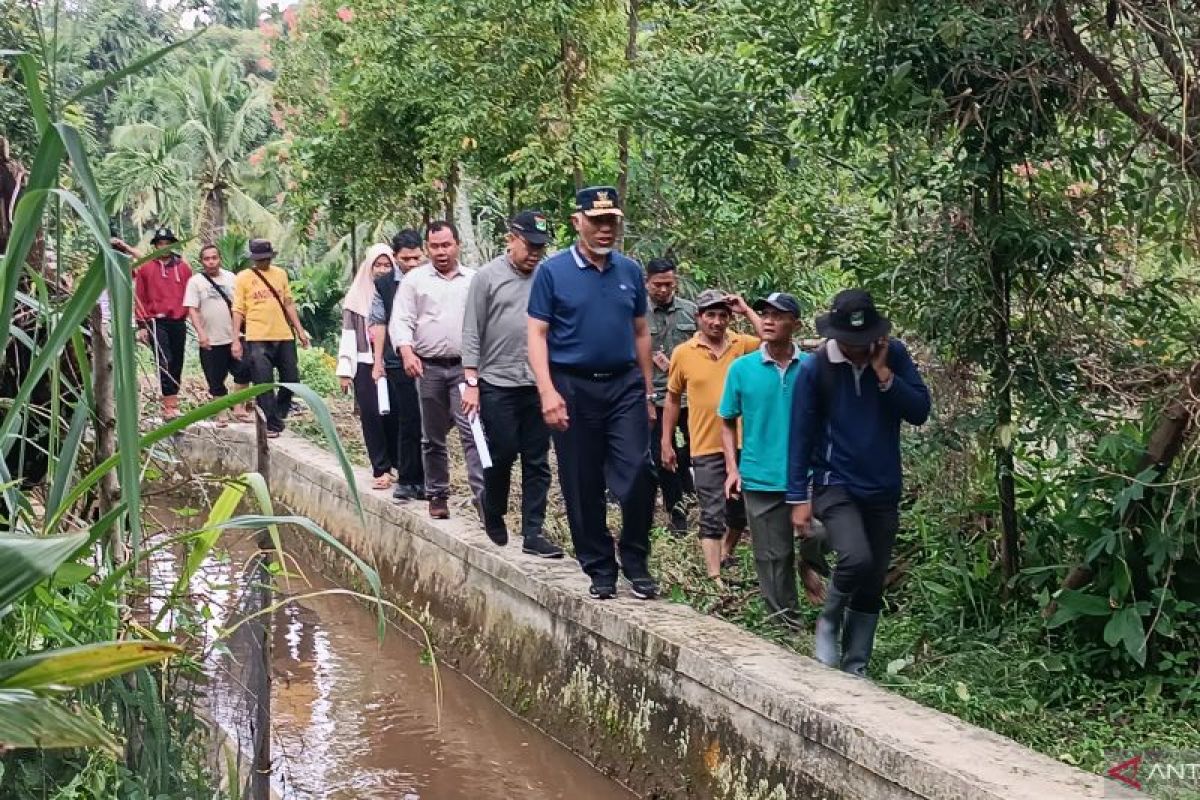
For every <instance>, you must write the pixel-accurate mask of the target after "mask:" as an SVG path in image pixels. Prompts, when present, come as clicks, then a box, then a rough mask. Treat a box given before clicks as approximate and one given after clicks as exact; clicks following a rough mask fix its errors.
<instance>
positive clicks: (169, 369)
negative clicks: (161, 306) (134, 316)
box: [149, 319, 187, 397]
mask: <svg viewBox="0 0 1200 800" xmlns="http://www.w3.org/2000/svg"><path fill="white" fill-rule="evenodd" d="M149 325H150V343H151V345H152V346H153V347H154V352H155V359H156V360H157V361H158V383H159V385H160V386H161V387H162V396H163V397H174V396H175V395H177V394H179V379H180V378H181V377H182V376H183V353H184V349H185V348H186V347H187V322H186V321H185V320H182V319H152V320H150V322H149Z"/></svg>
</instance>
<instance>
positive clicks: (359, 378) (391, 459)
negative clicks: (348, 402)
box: [354, 364, 400, 478]
mask: <svg viewBox="0 0 1200 800" xmlns="http://www.w3.org/2000/svg"><path fill="white" fill-rule="evenodd" d="M371 369H372V365H371V364H359V365H358V368H357V369H356V370H355V372H354V404H355V405H357V406H358V422H359V424H360V425H361V426H362V432H363V442H365V443H366V445H367V457H368V458H369V459H370V460H371V472H372V473H373V474H374V475H375V477H376V478H378V477H379V476H380V475H386V474H388V473H389V472H391V470H392V467H393V466H394V465H395V463H396V446H397V445H398V444H399V440H400V435H399V431H398V428H397V425H396V415H395V414H394V413H388V414H380V413H379V390H378V389H377V388H375V379H374V378H372V377H371ZM390 389H391V387H390V386H389V392H388V404H389V406H390V404H391V391H390Z"/></svg>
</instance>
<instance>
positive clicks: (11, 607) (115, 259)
mask: <svg viewBox="0 0 1200 800" xmlns="http://www.w3.org/2000/svg"><path fill="white" fill-rule="evenodd" d="M4 10H5V14H4V28H3V31H4V34H5V36H6V37H9V38H10V39H13V40H14V41H13V43H15V44H18V45H19V46H20V47H22V48H24V52H18V53H15V54H14V53H11V52H9V53H6V54H5V56H6V58H9V59H11V61H12V63H13V64H15V65H16V66H17V67H18V69H19V72H17V73H5V87H6V90H8V89H11V88H12V87H13V86H15V85H19V86H21V87H22V88H23V92H24V98H25V99H24V103H25V112H24V113H25V114H27V115H28V116H29V118H30V119H31V120H32V122H33V130H32V132H30V131H26V130H24V129H18V130H17V131H16V134H19V135H21V136H26V137H28V140H27V141H24V142H17V145H16V147H13V148H12V149H11V150H10V148H9V144H10V143H9V141H8V139H7V136H8V134H9V133H10V132H9V131H6V139H5V145H6V146H5V155H6V158H5V161H4V163H3V164H0V167H2V168H3V175H2V176H0V177H3V179H4V180H3V181H0V189H3V192H4V195H3V202H2V203H0V204H2V205H3V207H4V208H5V216H4V225H3V226H0V253H2V254H3V255H2V260H0V353H3V358H2V360H0V382H2V384H3V385H2V390H0V397H3V404H2V405H3V414H2V416H0V441H2V442H3V443H4V444H3V455H4V459H3V462H0V464H2V465H0V520H2V521H3V531H2V535H0V786H2V787H3V791H2V794H3V796H4V797H6V798H10V797H11V798H26V797H28V798H34V797H38V798H42V797H58V798H71V797H122V798H150V797H196V796H218V797H219V796H221V793H220V791H219V790H217V789H216V785H217V782H216V780H215V779H214V776H213V775H212V774H210V773H209V772H208V770H207V769H206V767H205V764H204V759H205V757H206V755H207V749H208V746H209V740H208V736H207V733H208V732H207V730H206V727H205V724H204V723H203V722H202V714H201V713H200V711H199V709H198V702H199V699H200V690H199V684H200V683H201V682H202V679H203V676H204V673H203V671H202V669H201V665H200V663H199V661H198V660H197V659H198V658H199V657H200V656H201V654H200V653H198V652H196V651H195V650H193V649H189V648H188V647H187V646H186V645H187V643H188V642H190V641H192V640H191V634H193V633H194V632H195V626H196V625H197V624H199V622H198V621H199V615H198V612H196V613H193V612H194V611H195V610H194V609H192V608H190V603H189V599H188V598H187V596H186V593H185V592H184V589H186V588H187V586H188V582H189V580H190V578H191V576H192V574H193V573H194V572H195V571H196V569H197V568H198V567H199V565H200V563H201V562H202V561H203V560H204V558H205V556H206V555H207V553H208V552H209V550H211V548H212V547H213V546H214V545H215V544H216V542H217V541H218V539H219V538H220V536H221V534H222V533H223V532H224V531H226V530H231V529H238V528H243V529H244V528H250V529H259V528H263V529H267V530H269V531H270V532H271V537H272V541H273V542H274V543H275V546H276V548H277V547H278V543H279V534H278V531H277V530H276V529H275V517H273V516H271V513H272V512H271V501H270V496H269V494H268V493H267V491H266V486H265V484H264V482H263V479H262V477H261V476H258V475H256V474H248V475H246V476H243V478H242V479H241V480H239V481H236V482H234V483H232V484H230V485H229V486H228V487H226V488H225V489H224V490H223V491H222V492H221V494H220V496H219V497H218V498H217V499H216V500H215V502H214V503H213V504H212V508H211V509H210V510H208V513H207V514H206V518H202V519H201V518H198V519H197V523H198V524H199V525H200V527H199V528H198V529H197V530H195V531H191V532H186V533H182V534H180V535H178V536H174V537H170V538H169V539H168V540H167V541H165V542H164V541H159V540H155V539H151V538H150V537H148V536H147V535H146V531H145V529H144V527H145V521H144V520H143V518H142V510H143V502H142V501H143V498H144V496H145V494H144V492H143V484H142V479H143V477H148V476H149V473H150V472H151V470H152V469H153V468H152V467H151V464H150V459H151V458H152V455H153V453H154V452H155V451H159V452H161V448H164V447H166V446H167V445H168V443H169V442H170V440H171V437H172V436H174V435H175V434H177V433H179V432H180V431H182V430H183V429H184V428H186V427H187V426H188V425H190V424H193V423H195V422H198V421H200V420H203V419H205V418H207V417H209V416H211V415H213V414H216V413H217V412H219V411H221V410H223V409H226V408H229V407H230V406H232V405H233V404H234V403H236V402H239V401H244V400H246V399H250V398H252V397H253V396H254V395H255V394H256V393H257V392H258V391H260V390H261V389H250V390H246V391H244V392H241V393H239V394H238V395H236V396H230V397H228V398H224V399H222V400H220V401H217V402H213V403H209V404H207V405H203V406H201V407H199V408H196V409H193V410H191V411H190V412H188V413H187V414H186V415H185V416H183V417H182V418H180V419H178V420H176V421H174V422H171V423H167V424H162V425H159V426H157V427H154V428H153V429H150V430H147V431H145V432H143V431H142V430H141V429H140V427H139V423H140V415H141V409H140V402H139V394H140V392H139V379H138V374H137V361H138V356H137V352H136V344H135V342H134V334H133V329H132V327H131V326H130V325H129V324H128V322H127V321H128V320H129V319H131V318H132V313H133V289H132V285H131V280H130V270H131V267H132V266H135V265H132V264H130V262H129V260H128V259H127V258H126V257H124V256H122V255H120V254H118V253H117V252H116V251H115V250H114V249H113V248H112V247H111V246H110V245H109V219H108V214H107V210H106V207H105V204H104V200H103V193H102V192H101V189H100V187H99V185H98V183H97V180H96V177H95V174H94V172H93V167H92V159H91V157H90V153H89V146H88V138H89V137H88V136H87V135H86V134H87V132H88V131H89V130H93V131H94V128H91V127H90V126H91V125H92V124H94V120H89V119H88V117H87V112H88V111H89V110H90V109H92V108H93V106H92V105H91V103H90V102H89V100H90V99H92V98H95V97H97V96H101V95H105V94H106V93H109V92H111V91H112V90H113V87H114V86H115V85H117V84H119V83H120V82H121V81H122V79H123V78H125V77H126V76H127V75H133V74H135V73H136V71H137V70H138V69H140V68H142V67H147V66H152V65H153V63H154V62H155V61H156V60H161V59H164V58H167V57H169V56H170V55H171V54H172V53H173V52H178V50H177V49H175V48H176V47H177V46H168V47H166V48H162V49H155V50H152V51H151V52H149V53H140V54H139V55H138V56H137V57H136V58H131V59H130V60H129V61H128V62H127V63H120V64H117V65H103V66H102V67H100V68H97V69H96V70H95V71H94V72H89V71H87V70H85V71H84V72H83V73H77V72H76V71H75V70H74V69H72V68H69V67H65V66H64V65H63V64H62V63H60V62H59V61H58V58H59V57H60V56H61V55H62V53H63V52H64V50H67V51H69V48H67V47H65V46H64V45H65V43H64V41H63V40H62V39H60V34H61V33H64V32H65V31H66V28H64V29H62V30H60V29H59V28H58V27H56V26H54V25H53V22H54V21H55V19H56V14H55V13H49V11H48V10H46V9H43V8H41V7H28V8H27V9H26V10H25V11H26V16H23V17H14V16H12V15H11V14H10V11H11V10H12V8H11V4H9V5H6V6H5V7H4ZM43 12H45V13H43ZM80 14H81V18H80V19H72V24H75V23H82V22H84V21H85V19H86V13H84V12H80ZM21 21H26V22H28V23H29V27H28V28H25V29H22V30H21V31H19V32H18V31H17V30H15V28H14V25H15V24H16V23H19V22H21ZM137 44H138V45H139V46H140V45H141V44H143V43H142V42H141V41H137ZM102 49H103V46H102ZM81 75H82V76H83V78H84V79H82V80H77V78H79V77H80V76H81ZM89 81H90V82H89ZM5 96H6V97H8V96H9V95H7V94H6V95H5ZM79 125H82V126H83V128H84V129H83V130H82V131H81V129H80V127H79ZM10 152H11V153H12V154H13V155H17V154H20V153H27V154H31V155H30V156H29V157H30V164H29V168H28V171H27V172H24V171H23V170H21V168H20V165H19V161H18V160H16V159H14V160H11V161H10V160H8V158H7V156H8V154H9V153H10ZM10 210H12V214H11V218H10V217H9V216H8V212H9V211H10ZM53 252H57V253H62V254H64V255H66V254H67V253H68V252H69V254H70V255H69V256H68V257H66V258H64V259H62V260H55V259H53V258H51V257H48V255H47V254H48V253H53ZM68 287H69V288H68ZM102 290H107V293H108V296H109V303H110V308H111V312H112V313H111V320H110V321H109V322H108V323H107V324H102V323H101V315H100V313H99V309H98V306H97V301H98V298H99V296H100V293H101V291H102ZM298 391H299V393H300V394H301V396H302V397H303V398H304V399H305V400H307V401H308V405H309V408H310V410H311V413H312V415H313V417H314V419H315V420H316V421H317V423H319V424H320V426H321V428H322V430H323V432H324V433H325V434H326V436H327V437H328V439H327V441H328V442H329V443H330V444H331V446H332V447H333V449H334V451H335V452H337V453H338V454H339V455H340V456H341V458H342V461H343V464H345V466H346V469H347V475H349V465H348V463H347V462H346V460H345V455H344V453H343V452H342V450H341V447H340V444H339V443H338V440H337V437H336V434H335V432H334V429H333V427H332V422H331V420H330V418H329V415H328V412H327V410H326V409H325V407H324V405H323V404H322V402H321V400H320V398H319V396H317V395H316V394H314V393H313V392H312V391H311V390H310V389H307V388H305V387H299V388H298ZM248 492H251V493H252V494H253V496H254V499H255V501H256V505H257V506H258V508H259V509H260V510H261V511H262V514H263V515H262V516H253V517H237V516H235V513H236V510H237V508H238V506H239V504H240V501H241V500H242V498H243V496H244V495H245V494H247V493H248ZM310 530H311V532H312V533H313V534H314V535H317V536H318V537H321V538H323V539H325V540H326V541H329V542H330V543H332V544H335V545H336V542H335V541H334V540H333V539H332V537H329V535H328V534H326V533H324V532H323V531H321V530H320V529H319V528H315V526H314V527H311V528H310ZM166 548H182V549H184V550H185V551H186V553H187V557H186V558H185V559H184V560H183V561H182V563H181V565H180V567H179V581H178V583H177V584H176V585H175V587H174V589H173V590H172V591H170V592H169V593H168V594H167V596H165V597H157V598H151V597H149V596H148V593H147V591H146V585H145V584H144V582H143V581H144V577H145V574H146V571H147V570H148V564H149V562H152V561H153V560H155V559H156V558H157V557H158V556H159V554H160V551H162V550H164V549H166ZM360 566H363V569H364V572H365V573H366V575H367V580H368V583H369V584H370V585H371V586H372V588H373V590H374V591H375V592H376V593H378V588H379V587H378V579H377V577H376V576H375V575H374V573H372V572H371V571H370V570H369V569H367V568H366V567H365V565H361V562H360ZM167 659H173V660H172V661H171V662H170V663H169V664H163V663H161V662H164V661H166V660H167ZM121 676H123V677H121ZM235 777H236V776H235Z"/></svg>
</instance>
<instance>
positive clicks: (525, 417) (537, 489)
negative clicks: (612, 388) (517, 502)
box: [479, 381, 550, 539]
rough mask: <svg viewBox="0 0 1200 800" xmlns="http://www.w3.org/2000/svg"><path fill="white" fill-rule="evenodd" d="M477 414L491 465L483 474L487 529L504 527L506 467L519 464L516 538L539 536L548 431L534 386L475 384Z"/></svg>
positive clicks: (509, 473)
mask: <svg viewBox="0 0 1200 800" xmlns="http://www.w3.org/2000/svg"><path fill="white" fill-rule="evenodd" d="M479 416H480V419H481V420H482V422H483V431H484V433H485V434H487V442H488V450H489V451H490V453H491V456H492V466H490V467H488V468H487V469H485V470H484V471H483V519H484V524H485V525H487V526H488V527H489V528H490V527H500V526H502V525H503V524H504V513H505V512H506V511H507V510H508V491H509V488H510V486H511V482H512V468H513V464H514V463H516V461H517V459H518V458H520V460H521V535H522V537H524V538H525V539H531V538H534V537H537V536H539V535H541V532H542V523H543V522H545V519H546V496H547V495H548V494H549V493H550V429H549V428H548V427H546V423H545V421H544V420H543V419H542V401H541V397H540V396H539V395H538V390H537V387H536V386H515V387H508V386H492V385H491V384H488V383H485V382H483V381H480V383H479Z"/></svg>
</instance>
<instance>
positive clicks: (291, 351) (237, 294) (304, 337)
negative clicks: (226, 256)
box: [231, 239, 308, 437]
mask: <svg viewBox="0 0 1200 800" xmlns="http://www.w3.org/2000/svg"><path fill="white" fill-rule="evenodd" d="M276 255H277V254H276V252H275V248H274V247H272V246H271V243H270V242H269V241H267V240H266V239H251V240H250V244H249V245H248V247H247V252H246V257H247V258H249V259H250V261H251V264H252V265H251V267H250V269H244V270H242V271H241V272H239V273H238V274H237V277H236V278H235V279H234V282H233V329H234V330H235V331H236V330H240V329H241V328H242V326H243V324H244V325H245V334H246V339H245V345H244V346H243V344H242V341H241V340H239V339H237V338H235V339H234V340H233V346H232V348H231V352H232V355H233V357H234V358H235V359H242V358H244V359H245V360H246V361H247V362H249V364H250V379H251V380H252V381H253V382H254V383H255V385H258V384H263V383H271V382H272V381H274V380H275V373H276V371H278V373H279V381H280V382H281V383H299V381H300V364H299V360H298V356H297V354H296V339H299V340H300V345H301V347H308V334H307V333H305V332H304V327H303V326H302V325H301V324H300V315H299V313H297V311H296V303H295V301H294V300H293V299H292V290H291V286H290V285H289V283H288V276H287V273H286V272H284V271H283V270H282V269H280V268H279V267H274V266H271V260H272V259H274V258H275V256H276ZM258 408H259V410H260V411H262V413H263V416H264V417H266V422H267V435H268V436H270V437H276V436H278V435H279V434H280V433H282V432H283V428H284V420H286V419H287V416H288V414H289V413H290V412H291V409H292V390H291V389H287V388H284V387H282V386H281V387H280V388H279V390H278V391H277V392H263V393H262V394H260V395H259V396H258Z"/></svg>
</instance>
